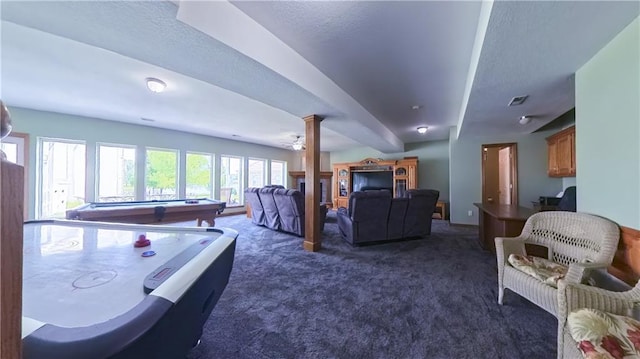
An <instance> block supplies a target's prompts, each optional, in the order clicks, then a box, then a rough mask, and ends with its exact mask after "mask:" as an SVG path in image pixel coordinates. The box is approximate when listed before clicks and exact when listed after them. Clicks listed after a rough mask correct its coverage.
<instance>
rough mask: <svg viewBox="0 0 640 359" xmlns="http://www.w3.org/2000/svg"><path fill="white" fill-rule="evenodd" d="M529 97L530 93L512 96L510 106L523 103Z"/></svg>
mask: <svg viewBox="0 0 640 359" xmlns="http://www.w3.org/2000/svg"><path fill="white" fill-rule="evenodd" d="M527 97H529V95H524V96H516V97H514V98H512V99H511V101H509V106H518V105H522V104H523V103H524V101H525V100H526V99H527Z"/></svg>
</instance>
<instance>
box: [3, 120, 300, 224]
mask: <svg viewBox="0 0 640 359" xmlns="http://www.w3.org/2000/svg"><path fill="white" fill-rule="evenodd" d="M9 111H10V112H11V117H12V120H13V130H14V131H16V132H24V133H28V134H29V135H30V148H29V169H28V176H29V177H28V178H29V185H28V198H29V205H28V207H29V215H28V216H29V218H34V216H35V198H36V197H35V186H36V155H37V151H36V146H37V143H38V141H37V137H52V138H63V139H72V140H82V141H86V150H87V159H88V161H87V190H86V192H87V197H86V200H87V201H94V195H95V166H96V163H95V158H96V156H95V152H96V143H98V142H107V143H114V144H126V145H136V146H138V147H139V148H144V147H146V146H149V147H158V148H171V149H177V150H180V151H181V156H184V153H185V152H186V151H194V152H206V153H214V154H216V157H217V158H216V163H215V173H220V161H219V159H218V157H219V155H234V156H242V157H245V161H246V159H247V158H248V157H253V158H263V159H274V160H280V161H286V162H287V163H288V165H287V166H288V167H290V166H291V163H293V162H294V152H293V151H289V150H285V149H280V148H275V147H268V146H261V145H255V144H250V143H246V142H239V141H232V140H227V139H222V138H217V137H210V136H202V135H197V134H192V133H186V132H180V131H173V130H165V129H160V128H154V127H149V126H140V125H132V124H126V123H122V122H115V121H106V120H100V119H95V118H88V117H81V116H74V115H65V114H60V113H55V112H44V111H36V110H31V109H25V108H19V107H10V108H9ZM212 125H215V124H212ZM181 162H182V163H184V161H181ZM285 178H288V176H285ZM214 182H215V184H216V188H215V189H214V193H219V186H220V185H219V181H217V180H214ZM288 185H289V186H290V184H288ZM245 186H246V173H245Z"/></svg>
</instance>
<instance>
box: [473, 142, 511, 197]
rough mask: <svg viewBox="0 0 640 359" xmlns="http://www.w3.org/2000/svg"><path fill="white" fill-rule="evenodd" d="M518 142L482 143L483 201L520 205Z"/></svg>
mask: <svg viewBox="0 0 640 359" xmlns="http://www.w3.org/2000/svg"><path fill="white" fill-rule="evenodd" d="M517 149H518V148H517V144H516V143H497V144H487V145H482V203H494V204H506V205H516V206H517V205H518V152H517Z"/></svg>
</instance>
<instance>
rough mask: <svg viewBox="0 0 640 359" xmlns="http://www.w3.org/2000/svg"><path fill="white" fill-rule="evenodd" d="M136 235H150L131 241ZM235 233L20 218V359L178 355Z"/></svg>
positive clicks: (229, 259) (192, 337) (230, 253)
mask: <svg viewBox="0 0 640 359" xmlns="http://www.w3.org/2000/svg"><path fill="white" fill-rule="evenodd" d="M140 235H144V237H146V239H148V240H150V243H151V244H150V245H149V246H146V247H141V248H137V247H135V246H134V243H135V242H136V241H137V240H138V239H139V238H140ZM236 237H237V232H235V231H234V230H232V229H228V228H222V229H221V228H205V227H170V226H157V225H133V224H115V223H101V222H84V221H32V222H27V223H25V225H24V262H23V263H24V264H23V266H24V267H23V312H22V313H23V332H22V337H23V346H24V349H23V352H24V356H25V358H41V357H42V358H45V357H46V358H56V357H60V358H67V359H72V358H99V357H104V358H129V357H131V358H134V357H155V356H153V355H152V354H153V353H154V352H157V353H162V357H163V358H164V357H166V358H171V357H181V356H182V357H184V355H185V354H186V352H188V350H189V349H190V348H191V346H192V345H193V344H195V343H196V342H197V340H198V339H199V336H200V334H201V332H202V326H203V325H204V322H205V321H206V320H207V318H208V316H209V314H210V313H211V310H213V307H214V305H215V303H216V302H217V300H218V298H219V297H220V295H221V294H222V291H223V290H224V288H225V286H226V284H227V282H228V279H229V274H230V272H231V268H232V265H233V257H234V253H235V240H236ZM168 338H169V339H168ZM172 339H175V342H174V343H170V344H169V342H171V341H172ZM165 347H166V348H165ZM174 354H175V355H174ZM149 355H151V356H149Z"/></svg>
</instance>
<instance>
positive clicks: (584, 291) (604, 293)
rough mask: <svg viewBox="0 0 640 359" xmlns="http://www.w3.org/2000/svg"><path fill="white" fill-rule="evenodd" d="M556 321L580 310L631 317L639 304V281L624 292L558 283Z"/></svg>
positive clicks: (563, 282) (566, 282) (565, 282)
mask: <svg viewBox="0 0 640 359" xmlns="http://www.w3.org/2000/svg"><path fill="white" fill-rule="evenodd" d="M558 304H559V308H558V319H560V318H563V319H564V320H566V318H567V315H568V314H569V313H571V312H572V311H574V310H576V309H580V308H592V309H598V310H602V311H606V312H609V313H613V314H618V315H631V310H632V309H633V307H634V305H637V304H640V281H638V283H637V284H636V286H635V287H633V288H631V289H630V290H628V291H625V292H612V291H609V290H606V289H602V288H598V287H592V286H588V285H585V284H578V283H571V282H568V281H566V280H564V279H561V280H560V281H558Z"/></svg>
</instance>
